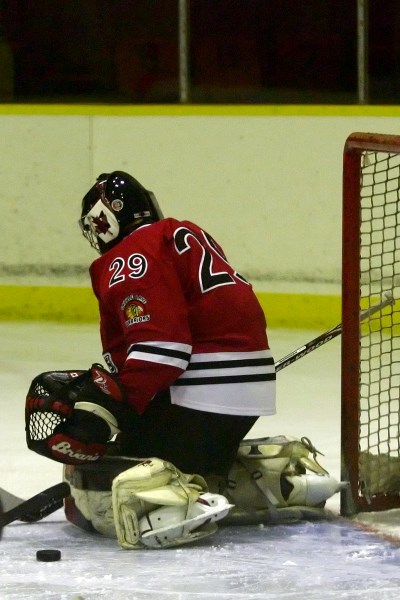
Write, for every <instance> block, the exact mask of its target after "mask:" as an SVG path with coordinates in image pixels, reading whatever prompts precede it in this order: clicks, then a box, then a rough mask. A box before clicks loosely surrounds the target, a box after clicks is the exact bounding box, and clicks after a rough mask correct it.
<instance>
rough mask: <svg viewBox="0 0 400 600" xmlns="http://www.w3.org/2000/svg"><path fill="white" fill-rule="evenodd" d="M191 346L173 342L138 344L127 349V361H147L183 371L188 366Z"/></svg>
mask: <svg viewBox="0 0 400 600" xmlns="http://www.w3.org/2000/svg"><path fill="white" fill-rule="evenodd" d="M191 352H192V346H190V345H188V344H177V343H175V342H140V343H137V344H132V346H130V347H129V349H128V360H129V359H136V360H147V361H149V362H155V363H159V364H161V365H170V366H172V367H177V368H178V369H182V370H185V369H186V368H187V366H188V363H189V360H190V356H191Z"/></svg>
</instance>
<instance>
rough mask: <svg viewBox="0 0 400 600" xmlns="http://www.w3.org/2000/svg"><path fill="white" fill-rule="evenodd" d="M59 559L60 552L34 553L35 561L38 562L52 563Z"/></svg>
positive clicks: (45, 551) (43, 551) (41, 551)
mask: <svg viewBox="0 0 400 600" xmlns="http://www.w3.org/2000/svg"><path fill="white" fill-rule="evenodd" d="M60 559H61V552H60V550H38V551H37V552H36V560H40V561H41V562H54V561H56V560H60Z"/></svg>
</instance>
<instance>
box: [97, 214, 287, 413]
mask: <svg viewBox="0 0 400 600" xmlns="http://www.w3.org/2000/svg"><path fill="white" fill-rule="evenodd" d="M90 274H91V278H92V285H93V290H94V292H95V294H96V296H97V299H98V301H99V310H100V320H101V338H102V345H103V354H104V359H105V361H106V363H107V365H108V367H109V369H110V370H111V372H114V373H118V377H119V379H120V381H121V382H122V384H123V385H124V386H125V388H126V390H127V392H128V398H129V401H130V403H131V404H132V406H133V407H134V408H135V410H136V411H137V412H138V413H139V414H141V413H142V412H143V411H144V410H145V408H146V406H147V405H148V403H149V402H151V399H152V398H153V397H154V395H155V394H157V393H158V392H160V391H163V390H165V389H166V388H170V392H171V402H172V403H175V404H179V405H181V406H184V407H187V408H192V409H195V410H203V411H209V412H216V413H222V414H235V415H249V416H250V415H255V416H256V415H271V414H274V413H275V367H274V361H273V358H272V356H271V353H270V350H269V345H268V339H267V334H266V323H265V318H264V314H263V311H262V309H261V307H260V305H259V303H258V300H257V298H256V296H255V294H254V292H253V290H252V288H251V286H250V285H249V284H248V283H247V282H246V281H245V280H244V279H243V277H241V276H240V275H239V274H238V273H236V272H235V271H234V269H232V267H231V266H230V265H229V264H228V263H227V261H226V259H225V256H224V254H223V252H222V249H221V248H220V247H219V246H218V245H217V244H216V242H215V241H214V240H213V239H212V238H211V237H210V236H209V235H208V234H207V233H206V232H205V231H203V230H202V229H200V228H199V227H198V226H197V225H194V224H193V223H190V222H188V221H177V220H175V219H172V218H168V219H162V220H161V221H158V222H156V223H153V224H151V225H144V226H142V227H140V228H138V229H136V230H134V231H133V232H132V233H131V234H130V235H128V236H127V237H125V238H124V239H123V240H122V241H121V242H120V243H118V244H117V245H116V246H115V247H114V248H111V249H110V250H109V251H107V252H106V253H105V254H103V255H102V256H101V257H100V258H98V259H97V260H96V261H94V263H93V264H92V266H91V269H90Z"/></svg>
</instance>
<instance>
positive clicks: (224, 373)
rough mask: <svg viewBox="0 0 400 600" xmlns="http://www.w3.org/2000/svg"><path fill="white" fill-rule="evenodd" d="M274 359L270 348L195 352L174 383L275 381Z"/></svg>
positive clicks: (208, 383) (186, 384) (180, 384)
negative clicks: (244, 350)
mask: <svg viewBox="0 0 400 600" xmlns="http://www.w3.org/2000/svg"><path fill="white" fill-rule="evenodd" d="M275 379H276V373H275V367H274V359H273V358H272V356H271V354H270V351H269V350H262V351H256V352H213V353H207V354H193V355H192V357H191V359H190V363H189V365H188V367H187V369H186V371H185V372H184V373H182V375H181V376H180V377H179V379H177V380H176V381H175V383H174V385H175V386H177V385H178V386H188V385H215V384H226V383H249V382H256V381H274V380H275Z"/></svg>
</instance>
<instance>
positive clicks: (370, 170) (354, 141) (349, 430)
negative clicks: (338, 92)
mask: <svg viewBox="0 0 400 600" xmlns="http://www.w3.org/2000/svg"><path fill="white" fill-rule="evenodd" d="M342 222H343V229H342V235H343V237H342V392H341V393H342V418H341V437H342V441H341V448H342V451H341V453H342V456H341V459H342V473H341V478H342V480H343V481H348V482H349V485H348V487H347V488H346V489H345V490H343V491H342V494H341V513H342V515H347V516H348V515H352V514H355V513H359V512H363V511H379V510H386V509H389V508H398V507H400V301H399V302H396V303H395V304H394V306H388V307H386V308H384V309H383V310H382V311H381V312H378V313H375V314H374V315H372V316H371V317H370V318H369V319H367V320H365V321H363V322H362V323H361V322H360V316H359V315H360V311H361V310H364V309H366V308H368V307H370V306H372V305H373V304H375V303H376V302H377V301H378V302H379V300H380V299H381V298H382V297H383V296H384V295H385V294H391V295H393V297H394V299H395V300H396V299H397V298H399V296H400V294H399V290H400V136H397V135H385V134H370V133H353V134H351V135H350V136H349V137H348V138H347V140H346V143H345V146H344V152H343V216H342Z"/></svg>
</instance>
